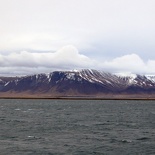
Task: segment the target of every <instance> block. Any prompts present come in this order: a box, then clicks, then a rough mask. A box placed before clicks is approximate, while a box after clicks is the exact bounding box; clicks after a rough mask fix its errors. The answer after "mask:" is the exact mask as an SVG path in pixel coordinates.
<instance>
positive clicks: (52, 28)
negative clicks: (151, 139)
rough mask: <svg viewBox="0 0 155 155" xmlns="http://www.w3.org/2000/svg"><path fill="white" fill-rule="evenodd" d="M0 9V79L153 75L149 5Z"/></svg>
mask: <svg viewBox="0 0 155 155" xmlns="http://www.w3.org/2000/svg"><path fill="white" fill-rule="evenodd" d="M0 4H1V5H0V34H1V35H0V65H1V66H0V68H1V74H8V73H10V74H29V73H36V72H40V71H41V72H47V71H48V72H49V71H51V70H55V69H56V70H58V69H74V68H94V69H100V70H106V71H110V72H119V71H126V72H137V73H151V74H152V73H154V70H153V69H154V67H155V63H154V62H155V61H154V60H155V44H154V40H155V20H154V19H155V9H154V8H155V1H154V0H117V1H116V0H78V1H77V0H22V1H21V0H0ZM66 45H71V46H66ZM76 48H77V49H78V50H77V49H76ZM26 49H30V50H26ZM14 51H17V52H14ZM19 51H20V52H19ZM32 51H35V52H32ZM45 51H48V52H45ZM49 51H53V52H49Z"/></svg>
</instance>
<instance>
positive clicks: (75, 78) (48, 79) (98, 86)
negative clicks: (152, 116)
mask: <svg viewBox="0 0 155 155" xmlns="http://www.w3.org/2000/svg"><path fill="white" fill-rule="evenodd" d="M24 93H25V94H29V95H36V94H40V95H43V96H66V95H67V96H82V95H92V96H95V95H100V96H102V95H105V94H106V95H109V94H111V95H116V94H117V95H121V94H133V95H135V94H149V95H150V94H155V76H152V75H145V76H142V75H136V74H129V75H126V74H111V73H107V72H103V71H97V70H90V69H83V70H79V71H78V70H73V71H55V72H51V73H48V74H36V75H31V76H23V77H14V78H13V77H12V78H11V77H10V78H9V77H1V78H0V94H2V95H1V96H3V95H4V96H5V95H6V94H7V96H9V95H10V94H24Z"/></svg>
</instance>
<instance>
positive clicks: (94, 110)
mask: <svg viewBox="0 0 155 155" xmlns="http://www.w3.org/2000/svg"><path fill="white" fill-rule="evenodd" d="M0 155H155V101H127V100H120V101H116V100H109V101H105V100H99V101H97V100H95V101H94V100H41V99H39V100H20V99H19V100H16V99H13V100H11V99H7V100H2V99H1V100H0Z"/></svg>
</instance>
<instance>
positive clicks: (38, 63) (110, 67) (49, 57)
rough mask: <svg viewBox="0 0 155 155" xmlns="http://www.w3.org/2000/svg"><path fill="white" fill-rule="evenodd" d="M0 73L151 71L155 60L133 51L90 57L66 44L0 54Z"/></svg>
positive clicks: (146, 72) (152, 71) (145, 72)
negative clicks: (48, 49)
mask: <svg viewBox="0 0 155 155" xmlns="http://www.w3.org/2000/svg"><path fill="white" fill-rule="evenodd" d="M0 65H1V67H0V70H1V74H4V75H7V74H10V75H11V74H13V75H17V74H18V75H25V74H33V73H41V72H51V71H53V70H73V69H85V68H88V69H89V68H90V69H97V70H104V71H108V72H113V73H118V72H128V73H139V74H155V72H154V68H155V60H148V61H147V62H146V63H145V62H144V61H143V60H142V59H141V58H140V57H139V56H138V55H137V54H130V55H124V56H122V57H117V58H114V59H112V60H109V61H97V60H95V59H91V58H89V57H87V56H85V55H83V54H80V53H79V52H78V50H77V49H76V48H75V47H74V46H72V45H68V46H65V47H62V48H61V49H59V50H58V51H57V52H51V53H50V52H49V53H31V52H27V51H21V52H19V53H11V54H8V55H2V54H1V55H0Z"/></svg>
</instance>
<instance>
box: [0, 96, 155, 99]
mask: <svg viewBox="0 0 155 155" xmlns="http://www.w3.org/2000/svg"><path fill="white" fill-rule="evenodd" d="M0 99H34V100H35V99H36V100H37V99H45V100H155V98H102V97H0Z"/></svg>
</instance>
